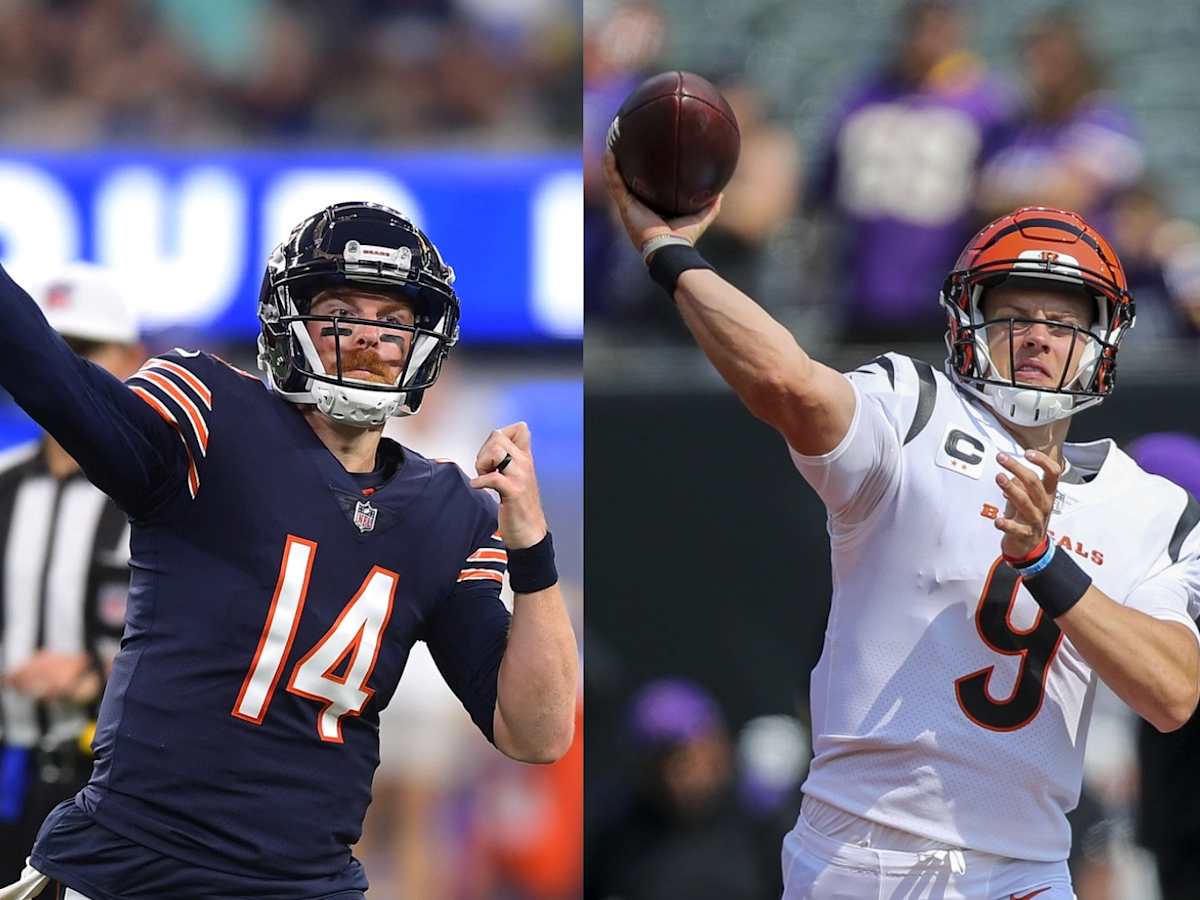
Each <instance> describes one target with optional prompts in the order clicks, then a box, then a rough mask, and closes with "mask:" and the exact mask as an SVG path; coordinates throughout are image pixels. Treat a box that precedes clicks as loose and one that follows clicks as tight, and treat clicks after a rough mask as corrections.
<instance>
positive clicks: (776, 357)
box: [604, 151, 854, 455]
mask: <svg viewBox="0 0 1200 900" xmlns="http://www.w3.org/2000/svg"><path fill="white" fill-rule="evenodd" d="M604 171H605V179H606V181H607V184H608V190H609V193H610V194H611V195H612V198H613V201H614V202H615V204H616V207H617V212H618V213H619V214H620V217H621V222H622V224H623V225H624V226H625V231H626V233H627V234H628V235H629V239H630V240H631V241H632V242H633V245H634V246H635V247H637V248H638V249H639V250H640V251H641V253H642V255H643V257H645V258H646V260H647V263H648V265H649V267H650V275H651V277H652V278H654V280H655V281H657V282H658V283H659V284H660V285H662V287H663V288H664V289H665V290H666V291H667V292H668V293H670V294H671V295H672V296H673V297H674V298H675V302H676V304H677V305H678V307H679V312H680V314H681V315H682V316H683V321H684V322H685V323H686V324H687V326H688V328H689V329H690V330H691V332H692V334H693V336H694V337H695V338H696V342H697V343H698V344H699V345H700V348H701V349H702V350H703V351H704V353H705V355H707V356H708V358H709V359H710V360H711V361H712V364H713V365H714V366H715V367H716V369H717V371H718V372H720V373H721V377H722V378H724V379H725V381H726V382H728V384H729V386H730V387H732V388H733V389H734V390H735V391H736V392H737V394H738V396H739V397H740V398H741V399H742V402H743V403H744V404H745V405H746V407H747V408H748V409H749V410H750V412H752V413H753V414H754V415H755V416H757V417H758V418H760V419H762V420H763V421H764V422H766V423H767V424H769V425H771V426H773V427H774V428H775V429H776V430H778V431H779V432H780V433H781V434H782V435H783V436H784V437H785V438H786V439H787V441H788V443H789V444H790V445H791V446H792V447H793V448H794V449H795V450H796V451H797V452H799V453H803V454H807V455H816V454H820V453H826V452H828V451H829V450H832V449H833V448H834V447H836V446H837V445H838V443H839V442H840V441H841V439H842V438H843V437H844V436H845V434H846V432H847V430H848V429H849V427H850V422H851V420H852V419H853V417H854V391H853V389H852V388H851V386H850V382H849V381H847V380H846V378H845V377H844V376H842V375H841V374H840V373H838V372H836V371H834V370H833V369H831V368H829V367H828V366H825V365H822V364H821V363H819V362H817V361H815V360H814V359H812V358H811V357H810V356H809V355H808V354H807V353H805V352H804V350H802V349H801V348H800V346H799V345H798V344H797V343H796V340H795V338H793V337H792V334H791V332H789V331H788V330H787V329H786V328H784V327H783V326H782V325H780V324H779V323H778V322H776V321H775V320H774V319H772V318H771V317H770V316H769V315H767V313H766V311H765V310H764V309H763V308H762V307H761V306H759V305H758V304H757V303H755V302H754V301H753V300H751V299H750V298H749V297H747V296H746V295H745V294H743V293H742V292H741V291H739V290H738V289H737V288H735V287H734V286H733V285H732V284H730V283H729V282H727V281H725V280H724V279H723V278H721V277H720V276H719V275H718V274H717V273H716V272H715V271H713V268H712V266H711V265H709V264H708V262H706V261H705V259H704V258H703V257H702V256H701V255H700V254H699V252H697V251H696V250H695V249H694V246H693V245H694V244H695V243H696V241H697V240H699V238H700V236H701V235H702V234H704V232H705V230H707V228H708V226H709V225H711V224H712V222H713V220H714V219H716V217H717V214H718V213H719V212H720V210H721V198H720V197H718V198H717V200H716V201H715V202H714V203H713V204H712V205H711V206H709V207H708V208H706V209H704V210H701V211H700V212H698V213H696V214H694V215H690V216H683V217H681V218H678V219H671V220H669V221H667V220H664V219H663V218H662V217H660V216H659V215H658V214H657V213H655V212H654V211H653V210H651V209H650V208H649V207H647V206H646V205H645V204H643V203H641V202H640V201H639V200H638V199H637V198H636V197H634V196H633V195H632V194H631V193H630V192H629V190H628V188H626V186H625V184H624V182H623V181H622V180H621V175H620V173H619V172H618V171H617V165H616V160H615V158H614V157H613V155H612V153H611V151H610V152H608V153H606V154H605V157H604Z"/></svg>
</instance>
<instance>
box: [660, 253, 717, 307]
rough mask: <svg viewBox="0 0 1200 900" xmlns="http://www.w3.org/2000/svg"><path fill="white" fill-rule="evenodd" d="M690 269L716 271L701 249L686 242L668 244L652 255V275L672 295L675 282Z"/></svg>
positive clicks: (673, 294)
mask: <svg viewBox="0 0 1200 900" xmlns="http://www.w3.org/2000/svg"><path fill="white" fill-rule="evenodd" d="M688 269H709V270H710V271H716V270H715V269H713V264H712V263H710V262H709V261H708V260H707V259H705V258H704V257H703V256H701V255H700V251H698V250H697V249H696V248H695V247H689V246H687V245H686V244H668V245H667V246H665V247H663V248H661V249H659V250H655V251H654V255H653V256H652V257H650V277H651V278H653V279H654V280H655V281H656V282H658V284H659V285H660V286H661V287H662V289H663V290H664V291H666V292H667V293H668V294H670V295H671V296H672V297H674V296H675V282H677V281H678V280H679V276H680V275H682V274H683V273H684V272H686V271H687V270H688Z"/></svg>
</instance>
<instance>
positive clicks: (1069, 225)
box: [941, 206, 1134, 425]
mask: <svg viewBox="0 0 1200 900" xmlns="http://www.w3.org/2000/svg"><path fill="white" fill-rule="evenodd" d="M1010 278H1017V279H1020V280H1021V281H1024V280H1026V279H1036V280H1045V281H1048V282H1052V283H1057V284H1059V285H1066V286H1072V287H1076V288H1079V289H1082V290H1083V291H1084V292H1086V293H1087V294H1088V295H1090V296H1091V297H1092V298H1093V299H1094V300H1095V302H1096V316H1095V319H1094V320H1093V323H1092V326H1091V327H1090V328H1089V329H1086V330H1085V329H1080V328H1073V329H1072V330H1073V331H1074V332H1077V333H1076V334H1073V335H1072V341H1073V343H1072V348H1071V351H1070V354H1069V355H1070V356H1072V357H1074V356H1075V346H1076V343H1075V342H1078V344H1079V346H1080V351H1079V356H1078V357H1076V358H1078V359H1079V365H1078V367H1077V369H1076V372H1075V375H1074V376H1073V377H1071V378H1070V379H1068V378H1067V371H1066V369H1065V368H1064V372H1063V373H1062V378H1061V379H1060V380H1059V383H1058V384H1057V385H1055V386H1052V387H1035V386H1030V385H1025V384H1018V382H1017V381H1016V375H1015V373H1012V372H1010V376H1009V377H1003V376H1001V375H1000V373H999V372H998V371H997V369H996V367H995V366H994V364H993V362H992V358H991V352H990V350H989V348H988V341H987V338H986V334H987V329H988V327H996V326H999V327H1005V326H1007V328H1008V329H1009V335H1010V338H1009V346H1010V348H1011V346H1012V338H1011V334H1012V322H1013V321H1014V320H1011V319H1005V320H1000V321H995V322H988V321H985V320H984V316H983V304H982V300H983V295H984V292H985V291H986V290H987V289H988V288H989V287H994V286H996V285H999V284H1000V283H1002V282H1004V281H1006V280H1008V279H1010ZM941 302H942V305H943V306H944V307H945V309H946V314H947V319H948V328H947V331H946V349H947V351H948V353H949V356H948V358H947V360H946V368H947V371H948V373H949V374H950V376H951V377H952V378H954V380H955V381H956V382H957V383H958V384H959V385H960V386H961V387H963V388H964V389H965V390H967V391H969V392H970V393H972V394H974V395H975V396H977V397H979V398H980V399H982V400H984V401H985V402H986V403H988V404H989V405H990V406H992V407H993V408H994V409H995V410H996V412H998V413H999V414H1000V415H1002V416H1004V417H1005V418H1006V419H1008V420H1009V421H1011V422H1014V423H1015V424H1017V425H1040V424H1044V423H1046V422H1049V421H1053V420H1055V419H1061V418H1064V417H1065V416H1070V415H1073V414H1074V413H1077V412H1079V411H1080V410H1081V409H1086V408H1087V407H1089V406H1094V405H1096V404H1097V403H1099V402H1100V401H1101V400H1103V399H1104V398H1105V397H1106V396H1108V394H1110V393H1112V390H1113V386H1114V384H1115V383H1116V368H1117V348H1118V346H1119V345H1120V342H1121V339H1122V338H1123V337H1124V336H1125V333H1126V332H1127V331H1128V330H1129V329H1130V328H1132V327H1133V322H1134V304H1133V297H1132V296H1130V294H1129V289H1128V285H1127V284H1126V281H1125V272H1124V270H1123V269H1122V268H1121V263H1120V260H1118V259H1117V254H1116V253H1115V252H1114V250H1113V248H1112V246H1111V245H1110V244H1109V243H1108V241H1107V240H1105V238H1104V237H1103V236H1102V235H1101V234H1100V233H1099V232H1098V231H1096V229H1094V228H1092V227H1091V226H1090V225H1088V223H1087V222H1085V221H1084V220H1083V218H1082V217H1081V216H1080V215H1078V214H1077V213H1073V212H1068V211H1067V210H1062V209H1051V208H1049V207H1044V206H1026V207H1023V208H1022V209H1018V210H1016V211H1015V212H1012V213H1009V214H1008V215H1005V216H1001V217H1000V218H998V219H996V221H994V222H992V223H991V224H990V225H987V226H986V227H984V228H983V229H982V230H981V231H980V232H979V233H978V234H977V235H975V237H973V238H972V239H971V240H970V242H969V243H968V244H967V246H966V247H965V248H964V249H963V252H962V253H961V254H960V255H959V257H958V262H957V263H956V264H955V266H954V270H953V271H952V272H951V273H950V274H949V275H948V276H947V277H946V281H945V284H944V285H943V287H942V294H941ZM1046 324H1047V325H1055V326H1058V327H1063V326H1062V323H1057V322H1047V323H1046Z"/></svg>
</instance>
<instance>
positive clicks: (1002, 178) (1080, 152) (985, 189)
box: [979, 7, 1145, 258]
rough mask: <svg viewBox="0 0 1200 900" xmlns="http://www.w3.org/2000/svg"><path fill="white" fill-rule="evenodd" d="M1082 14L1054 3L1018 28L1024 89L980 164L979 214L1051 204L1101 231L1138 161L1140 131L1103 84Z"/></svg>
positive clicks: (1138, 170) (1140, 165) (1138, 169)
mask: <svg viewBox="0 0 1200 900" xmlns="http://www.w3.org/2000/svg"><path fill="white" fill-rule="evenodd" d="M1083 16H1084V13H1083V11H1082V10H1079V11H1076V10H1074V9H1072V8H1070V7H1061V8H1058V9H1055V10H1052V11H1050V12H1047V13H1044V14H1042V15H1040V16H1038V17H1036V18H1035V19H1033V20H1032V21H1031V22H1030V23H1029V25H1028V26H1027V27H1026V28H1025V30H1024V32H1023V33H1022V36H1021V40H1020V61H1021V70H1022V72H1024V74H1025V78H1026V79H1027V82H1028V91H1029V97H1028V101H1027V107H1026V109H1025V112H1024V115H1023V116H1022V119H1021V121H1020V122H1019V123H1018V124H1017V125H1016V126H1015V128H1014V130H1013V133H1012V134H1011V135H1010V136H1009V137H1008V138H1007V139H1006V141H1005V144H1004V147H1003V148H1002V149H1001V150H1000V151H999V152H998V153H997V154H996V156H995V158H994V159H992V160H991V162H989V164H988V165H987V167H986V169H985V170H984V175H983V180H982V185H981V189H980V198H979V203H980V206H981V207H982V209H983V211H984V213H985V218H991V217H993V216H996V215H1001V214H1003V213H1006V212H1008V211H1010V210H1012V209H1015V208H1016V207H1019V206H1028V205H1040V206H1056V207H1060V208H1062V209H1071V210H1075V211H1076V212H1078V213H1080V214H1081V215H1082V216H1083V217H1084V218H1086V219H1087V220H1088V221H1089V222H1091V224H1093V225H1094V226H1096V227H1097V228H1099V229H1100V230H1101V231H1102V232H1106V233H1107V230H1108V226H1109V219H1108V213H1109V211H1110V209H1111V204H1112V201H1113V199H1114V196H1115V195H1116V193H1117V191H1119V190H1121V189H1122V188H1126V187H1129V186H1131V185H1133V184H1134V183H1135V182H1136V181H1137V179H1138V178H1139V177H1140V176H1141V174H1142V171H1143V169H1144V168H1145V151H1144V149H1143V147H1142V141H1141V138H1140V136H1139V135H1138V134H1137V133H1136V131H1135V128H1134V125H1133V121H1132V118H1131V116H1130V115H1129V113H1128V112H1127V111H1126V110H1125V108H1124V107H1123V105H1122V104H1121V103H1120V102H1119V101H1118V100H1117V98H1116V97H1114V96H1113V95H1112V94H1110V93H1109V92H1108V91H1107V90H1106V89H1105V87H1106V86H1105V79H1104V72H1105V68H1106V67H1105V64H1104V63H1103V62H1102V61H1101V59H1100V58H1099V54H1098V53H1097V52H1096V50H1095V48H1094V47H1093V46H1092V43H1091V41H1090V38H1089V35H1088V32H1087V29H1086V27H1085V24H1084V17H1083ZM1122 258H1123V257H1122Z"/></svg>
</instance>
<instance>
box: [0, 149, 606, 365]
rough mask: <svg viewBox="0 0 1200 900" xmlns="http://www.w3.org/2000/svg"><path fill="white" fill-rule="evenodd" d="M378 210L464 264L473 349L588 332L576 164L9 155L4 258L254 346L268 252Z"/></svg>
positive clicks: (251, 154) (158, 317)
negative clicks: (117, 288) (68, 275)
mask: <svg viewBox="0 0 1200 900" xmlns="http://www.w3.org/2000/svg"><path fill="white" fill-rule="evenodd" d="M342 200H371V201H375V202H379V203H385V204H388V205H390V206H394V207H396V208H397V209H400V210H401V211H402V212H404V213H405V214H406V215H407V216H408V217H409V218H411V219H412V220H413V221H415V222H416V223H417V224H418V225H419V226H420V227H421V228H423V229H424V230H425V231H426V232H427V233H428V234H429V236H430V238H431V239H432V240H433V241H434V243H435V244H437V246H438V248H439V250H440V251H441V253H442V256H443V257H444V258H445V260H446V261H447V262H448V263H449V264H450V265H451V266H453V267H454V270H455V272H456V274H457V282H456V288H457V290H458V293H459V296H460V298H461V300H462V304H463V316H462V341H463V343H464V344H472V343H476V344H479V343H485V344H535V343H563V342H566V343H572V342H578V341H580V340H581V339H582V337H583V272H582V270H583V250H582V247H583V175H582V171H581V166H580V160H579V157H578V156H572V155H567V154H561V155H540V156H501V155H483V154H467V153H461V154H456V153H450V154H447V153H427V154H425V153H419V154H408V153H405V154H381V153H349V152H330V151H325V150H320V151H316V150H314V151H303V152H278V151H275V152H265V151H236V152H233V151H231V152H225V151H188V152H162V151H157V150H156V151H136V150H134V151H124V150H113V151H103V152H96V151H89V152H62V153H58V152H28V153H26V152H20V151H13V150H0V262H3V264H4V266H5V267H6V268H8V269H9V271H10V272H12V274H13V276H14V277H15V278H17V279H18V281H22V282H24V283H33V282H34V281H35V280H37V279H39V278H42V277H46V276H47V275H48V274H49V273H50V272H51V271H52V270H53V269H54V268H55V267H56V266H58V265H59V264H61V263H63V262H66V261H69V260H72V259H87V260H91V261H94V262H97V263H99V264H101V265H105V266H107V267H109V268H111V269H112V270H113V271H114V272H115V273H116V275H117V277H118V280H119V282H120V283H121V284H122V286H123V287H124V288H125V289H126V290H127V291H128V292H129V295H130V297H131V299H132V300H133V302H134V303H135V304H136V305H137V307H138V309H139V311H140V312H141V315H142V319H143V323H144V326H145V330H146V331H148V332H155V331H164V330H167V329H170V330H184V331H188V332H193V333H194V334H195V335H196V337H197V340H196V343H199V344H205V343H210V342H213V341H230V340H247V341H249V340H251V339H252V338H253V337H254V336H255V335H256V334H257V331H258V325H257V320H256V318H255V303H256V301H257V298H258V289H259V284H260V282H261V279H262V273H263V268H264V264H265V261H266V258H267V255H268V253H269V252H270V250H271V248H272V247H274V246H275V244H277V243H279V242H280V241H282V240H283V239H284V238H285V237H286V236H287V234H288V232H289V231H290V230H291V228H292V227H293V226H294V225H295V224H296V223H298V222H299V221H301V220H302V219H303V218H305V217H306V216H308V215H310V214H311V213H313V212H315V211H317V210H318V209H320V208H321V207H323V206H326V205H328V204H330V203H335V202H338V201H342Z"/></svg>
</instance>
